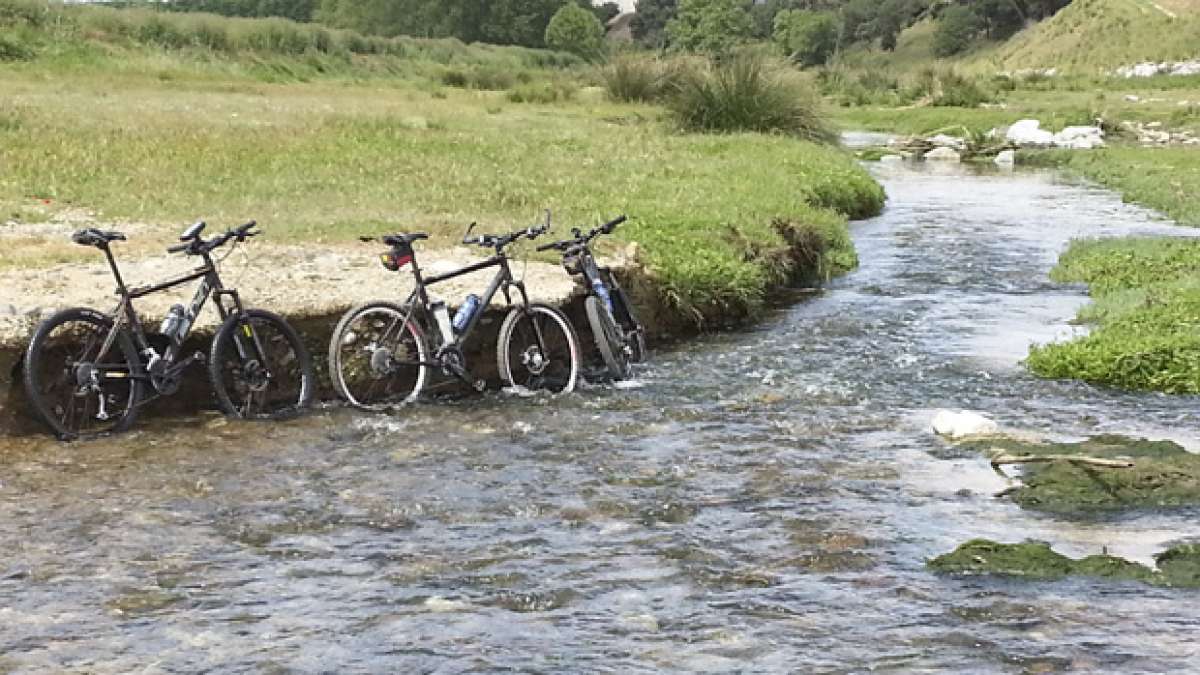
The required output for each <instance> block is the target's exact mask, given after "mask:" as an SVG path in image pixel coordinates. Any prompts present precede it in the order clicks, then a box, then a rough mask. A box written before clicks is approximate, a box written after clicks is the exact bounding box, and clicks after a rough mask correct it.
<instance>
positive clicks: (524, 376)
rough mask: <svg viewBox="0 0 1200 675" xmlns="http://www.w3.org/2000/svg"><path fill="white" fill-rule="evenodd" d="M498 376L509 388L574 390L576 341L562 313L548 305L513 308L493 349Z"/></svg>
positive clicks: (577, 344) (577, 376) (577, 357)
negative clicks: (494, 349)
mask: <svg viewBox="0 0 1200 675" xmlns="http://www.w3.org/2000/svg"><path fill="white" fill-rule="evenodd" d="M496 360H497V366H498V368H499V370H500V378H501V379H503V380H504V382H505V384H507V385H508V386H511V387H521V388H524V389H531V390H536V389H544V390H548V391H552V392H556V393H567V392H571V391H574V389H575V384H576V383H577V382H578V380H579V340H578V338H576V337H575V329H574V328H572V327H571V323H570V322H569V321H567V317H565V316H563V314H562V312H560V311H558V310H557V309H554V308H553V307H550V306H548V305H541V304H533V305H529V306H528V307H516V308H514V309H513V310H512V311H511V312H509V313H508V316H507V317H505V319H504V324H503V325H502V326H501V327H500V339H499V342H498V344H497V348H496Z"/></svg>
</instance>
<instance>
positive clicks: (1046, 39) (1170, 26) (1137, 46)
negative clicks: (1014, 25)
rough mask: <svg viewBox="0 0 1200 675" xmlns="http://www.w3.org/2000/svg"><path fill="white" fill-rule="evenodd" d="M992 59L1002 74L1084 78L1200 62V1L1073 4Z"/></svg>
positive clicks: (1081, 1) (1112, 0)
mask: <svg viewBox="0 0 1200 675" xmlns="http://www.w3.org/2000/svg"><path fill="white" fill-rule="evenodd" d="M989 56H990V57H991V58H989V59H988V61H989V62H990V63H991V64H993V65H995V66H996V68H997V69H998V70H1019V69H1022V68H1049V67H1058V68H1059V69H1060V70H1066V71H1072V72H1082V73H1095V72H1097V71H1107V70H1111V69H1113V68H1116V67H1119V66H1123V65H1128V64H1132V63H1138V62H1142V61H1181V60H1187V59H1194V58H1198V57H1200V0H1158V2H1151V1H1150V0H1075V2H1073V3H1071V4H1070V5H1069V6H1068V7H1067V8H1066V9H1064V10H1062V11H1061V12H1059V13H1058V14H1057V15H1055V16H1054V17H1052V18H1050V19H1047V20H1046V21H1044V22H1042V23H1040V24H1038V25H1036V26H1033V27H1031V28H1028V29H1026V30H1024V31H1022V32H1021V33H1019V34H1017V35H1016V36H1015V37H1013V38H1012V39H1011V40H1009V41H1008V42H1006V43H1005V44H1003V45H1002V46H1001V47H1000V48H999V49H998V50H997V51H996V52H995V53H994V54H991V55H989Z"/></svg>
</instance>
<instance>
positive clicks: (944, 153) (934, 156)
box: [925, 148, 962, 162]
mask: <svg viewBox="0 0 1200 675" xmlns="http://www.w3.org/2000/svg"><path fill="white" fill-rule="evenodd" d="M925 159H926V160H927V161H935V162H958V161H962V155H960V154H958V153H957V152H955V151H954V150H951V149H950V148H934V149H933V150H930V151H929V152H927V153H925Z"/></svg>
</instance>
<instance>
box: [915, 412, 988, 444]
mask: <svg viewBox="0 0 1200 675" xmlns="http://www.w3.org/2000/svg"><path fill="white" fill-rule="evenodd" d="M932 426H933V433H935V434H937V435H939V436H947V437H949V438H970V437H972V436H991V435H994V434H996V433H997V432H998V431H999V430H1000V427H999V425H997V424H996V423H995V422H994V421H992V420H990V419H988V418H986V417H984V416H983V415H980V414H979V413H977V412H971V411H970V410H960V411H958V412H954V411H952V410H939V411H938V412H937V414H936V415H934V416H933V424H932Z"/></svg>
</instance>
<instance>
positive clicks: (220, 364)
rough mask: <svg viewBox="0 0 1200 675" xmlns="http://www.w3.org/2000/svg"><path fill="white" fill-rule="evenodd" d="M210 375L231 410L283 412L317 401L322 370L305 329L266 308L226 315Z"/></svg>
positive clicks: (258, 414)
mask: <svg viewBox="0 0 1200 675" xmlns="http://www.w3.org/2000/svg"><path fill="white" fill-rule="evenodd" d="M208 377H209V380H210V382H211V383H212V388H213V393H214V394H215V395H216V397H217V406H219V407H220V408H221V410H222V411H223V412H224V413H225V414H226V415H232V416H234V417H241V418H244V419H253V418H277V417H283V416H286V415H290V414H294V413H296V412H298V411H300V410H303V409H304V408H307V407H308V405H309V404H310V403H311V402H312V398H313V393H314V391H315V389H316V379H317V378H316V373H315V372H314V371H313V366H312V358H311V357H310V356H309V354H308V349H307V348H305V346H304V343H303V342H301V340H300V335H299V334H298V333H296V330H295V329H294V328H292V327H291V326H290V325H289V324H288V323H287V322H286V321H284V320H283V318H282V317H280V316H278V315H276V314H272V313H271V312H267V311H264V310H261V309H250V310H246V311H245V312H244V313H242V314H234V315H232V316H230V317H229V318H228V319H226V320H225V323H224V324H223V325H222V326H221V328H220V330H219V331H217V336H216V337H215V338H213V342H212V349H211V351H210V354H209V359H208Z"/></svg>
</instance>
